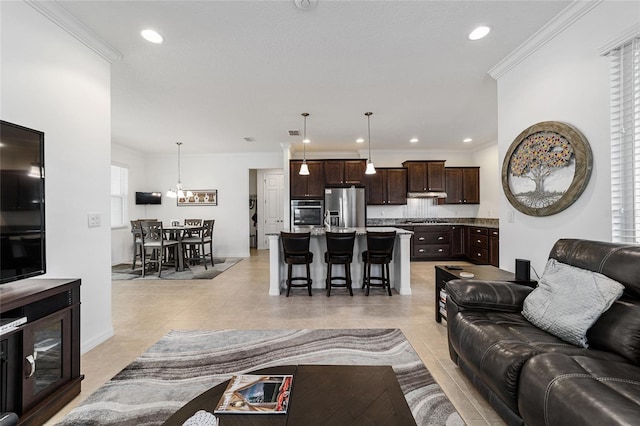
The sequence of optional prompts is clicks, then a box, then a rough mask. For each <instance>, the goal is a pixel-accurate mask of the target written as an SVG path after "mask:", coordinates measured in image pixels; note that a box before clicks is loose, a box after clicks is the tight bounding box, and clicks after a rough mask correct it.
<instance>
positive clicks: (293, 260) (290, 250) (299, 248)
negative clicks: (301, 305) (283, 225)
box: [280, 232, 313, 297]
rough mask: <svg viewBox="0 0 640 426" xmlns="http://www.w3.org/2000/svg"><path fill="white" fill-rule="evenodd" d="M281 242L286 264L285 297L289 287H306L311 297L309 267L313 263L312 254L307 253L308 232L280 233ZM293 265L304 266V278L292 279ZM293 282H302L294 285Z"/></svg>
mask: <svg viewBox="0 0 640 426" xmlns="http://www.w3.org/2000/svg"><path fill="white" fill-rule="evenodd" d="M280 239H281V240H282V251H283V252H284V263H286V264H287V297H289V291H291V287H307V289H308V291H309V296H311V283H312V280H311V269H310V267H309V265H310V264H311V263H313V253H311V252H310V251H309V243H310V241H311V233H310V232H280ZM293 265H306V267H307V276H306V277H294V276H293V275H292V273H293ZM294 281H304V282H302V283H297V282H296V283H294Z"/></svg>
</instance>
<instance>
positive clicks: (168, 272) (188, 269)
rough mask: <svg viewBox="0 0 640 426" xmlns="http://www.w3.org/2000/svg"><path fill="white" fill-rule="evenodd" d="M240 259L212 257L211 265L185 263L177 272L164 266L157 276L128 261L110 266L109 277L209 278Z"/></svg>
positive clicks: (143, 278) (151, 278) (114, 279)
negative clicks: (143, 274)
mask: <svg viewBox="0 0 640 426" xmlns="http://www.w3.org/2000/svg"><path fill="white" fill-rule="evenodd" d="M241 260H242V258H241V257H226V258H225V257H214V258H213V267H212V266H211V263H209V264H208V265H207V269H204V264H202V265H185V268H184V271H181V272H178V271H176V270H175V269H173V267H164V268H163V269H162V274H160V278H158V272H153V271H151V272H147V274H146V275H145V276H144V277H143V276H142V267H141V266H139V264H138V265H136V266H137V267H136V268H135V269H133V270H132V269H131V264H130V263H120V264H118V265H115V266H112V267H111V279H112V280H113V281H119V280H158V279H160V280H210V279H212V278H215V277H217V276H218V275H220V274H221V273H223V272H224V271H226V270H227V269H229V268H231V267H232V266H233V265H235V264H236V263H238V262H240V261H241Z"/></svg>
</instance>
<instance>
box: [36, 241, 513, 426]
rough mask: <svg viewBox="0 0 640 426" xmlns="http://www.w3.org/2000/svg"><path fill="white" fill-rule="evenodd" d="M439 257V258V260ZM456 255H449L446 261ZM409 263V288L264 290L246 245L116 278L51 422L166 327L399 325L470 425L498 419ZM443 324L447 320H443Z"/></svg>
mask: <svg viewBox="0 0 640 426" xmlns="http://www.w3.org/2000/svg"><path fill="white" fill-rule="evenodd" d="M439 263H442V262H439ZM450 263H456V262H447V264H450ZM436 264H437V262H412V263H411V283H412V284H411V288H412V291H413V294H412V295H411V296H400V295H398V294H397V293H395V294H394V295H393V296H392V297H389V296H387V295H385V294H384V293H382V290H381V289H375V290H374V289H372V291H371V295H370V296H369V297H365V296H364V295H363V292H362V290H359V289H358V290H357V291H354V296H353V297H349V296H348V294H346V290H344V289H335V290H333V291H332V293H331V297H329V298H328V297H326V294H325V293H324V292H320V291H318V292H316V293H314V295H313V297H309V296H308V295H307V294H306V289H304V288H302V289H293V290H292V295H291V296H290V297H288V298H286V297H284V296H279V297H274V296H269V295H268V287H269V252H268V251H266V250H252V252H251V257H250V258H246V259H243V260H242V261H241V262H240V263H238V264H236V265H235V266H233V267H232V268H230V269H229V270H227V271H226V272H225V273H223V274H222V275H220V276H218V277H216V278H215V279H213V280H190V281H144V282H143V281H114V282H113V289H112V312H113V327H114V336H113V337H112V338H110V339H108V340H107V341H106V342H104V343H102V344H101V345H99V346H97V347H96V348H94V349H92V350H91V351H89V352H87V353H85V354H83V355H82V360H81V371H82V373H83V374H84V375H85V379H84V381H83V382H82V392H81V394H80V395H79V396H78V397H77V398H75V399H74V400H73V401H72V402H71V403H69V404H68V405H67V406H66V407H65V408H64V409H63V410H61V411H60V412H59V413H58V414H57V415H56V416H55V417H54V418H52V419H51V420H50V421H49V422H48V423H47V425H53V424H55V423H56V421H58V420H60V419H61V418H62V417H63V416H64V415H65V414H66V413H68V412H69V411H70V410H71V409H73V408H74V407H76V406H77V405H78V404H79V403H80V402H81V401H82V400H84V399H85V398H86V397H87V396H88V395H89V394H91V393H92V392H93V391H95V390H96V389H97V388H98V387H100V386H101V385H102V384H104V383H105V382H106V381H108V380H109V379H110V378H111V377H113V376H114V375H115V374H117V373H118V372H119V371H120V370H122V369H123V368H124V367H125V366H127V365H128V364H129V363H130V362H131V361H133V360H134V359H135V358H136V357H137V356H138V355H140V354H141V353H142V352H144V351H145V350H146V349H147V348H148V347H149V346H151V345H152V344H153V343H154V342H156V341H157V340H158V339H160V338H161V337H162V336H163V335H165V334H166V333H167V332H168V331H170V330H172V329H265V328H288V329H294V328H295V329H297V328H378V327H385V328H387V327H391V328H400V329H401V330H402V331H403V332H404V334H405V335H406V336H407V338H408V340H409V341H410V342H411V344H412V346H413V348H414V349H415V350H416V352H417V353H418V355H420V357H421V358H422V361H423V362H424V364H425V365H426V366H427V368H428V369H429V371H430V372H431V374H432V375H433V376H434V378H435V379H436V381H437V382H438V383H439V384H440V386H441V387H442V388H443V390H444V391H445V393H446V394H447V396H448V397H449V398H450V400H451V402H452V403H453V404H454V406H455V407H456V409H457V410H458V412H459V413H460V415H461V416H462V418H463V419H464V421H465V422H466V423H467V424H468V425H469V426H479V425H504V423H503V422H502V421H501V420H500V418H499V416H498V415H497V414H496V413H495V412H494V411H493V410H492V409H491V407H490V406H489V405H488V404H487V403H486V402H485V401H484V399H483V398H482V396H480V395H479V394H478V393H477V392H476V391H475V390H474V389H473V388H472V386H471V384H470V382H469V381H468V380H467V379H466V378H464V377H463V376H462V375H461V374H460V372H459V370H458V369H457V367H456V366H455V365H454V364H453V362H452V361H451V360H450V359H449V352H448V348H447V336H446V334H447V330H446V327H445V326H444V325H441V324H438V323H436V322H435V320H434V315H435V313H434V302H433V298H434V294H433V293H434V288H433V286H434V265H436ZM443 324H445V323H443Z"/></svg>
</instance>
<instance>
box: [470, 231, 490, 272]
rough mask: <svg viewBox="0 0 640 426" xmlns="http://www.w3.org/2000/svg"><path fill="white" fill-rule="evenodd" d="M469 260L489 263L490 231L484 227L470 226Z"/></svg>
mask: <svg viewBox="0 0 640 426" xmlns="http://www.w3.org/2000/svg"><path fill="white" fill-rule="evenodd" d="M469 246H470V249H469V255H468V257H469V260H470V261H471V262H473V263H476V264H478V265H488V264H489V231H488V228H483V227H474V226H470V227H469Z"/></svg>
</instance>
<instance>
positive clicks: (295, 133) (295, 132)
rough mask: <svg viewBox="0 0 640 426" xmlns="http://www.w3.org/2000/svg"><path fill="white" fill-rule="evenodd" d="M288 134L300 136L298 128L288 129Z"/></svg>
mask: <svg viewBox="0 0 640 426" xmlns="http://www.w3.org/2000/svg"><path fill="white" fill-rule="evenodd" d="M289 136H300V130H289Z"/></svg>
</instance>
